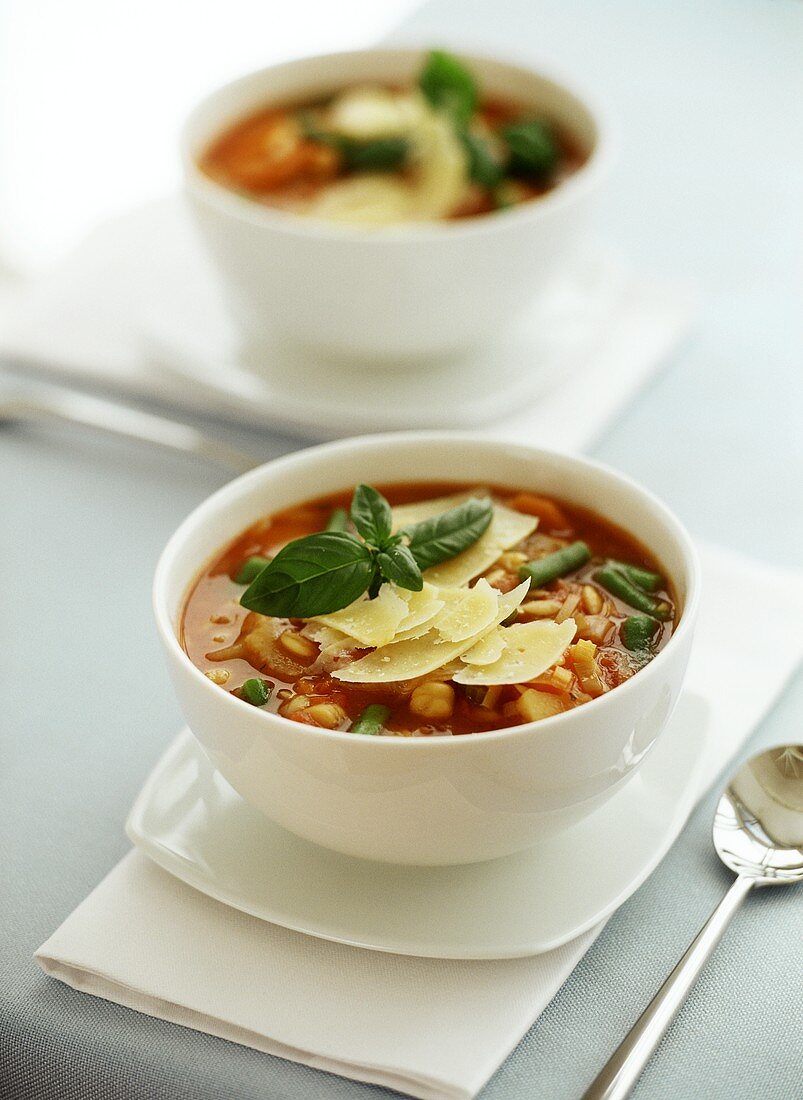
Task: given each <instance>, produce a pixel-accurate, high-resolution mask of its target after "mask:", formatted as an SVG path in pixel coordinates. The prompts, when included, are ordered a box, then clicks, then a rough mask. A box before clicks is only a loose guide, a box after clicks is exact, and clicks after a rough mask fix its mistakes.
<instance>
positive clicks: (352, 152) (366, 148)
mask: <svg viewBox="0 0 803 1100" xmlns="http://www.w3.org/2000/svg"><path fill="white" fill-rule="evenodd" d="M337 147H338V148H339V150H340V153H341V156H342V157H343V166H344V168H347V169H348V170H349V171H352V172H392V171H393V170H394V169H395V168H401V167H402V165H403V164H404V162H405V161H406V160H407V156H408V154H409V152H410V143H409V142H408V141H407V139H406V138H403V137H386V138H375V139H373V140H372V141H355V140H354V139H353V138H341V139H340V140H339V141H338V142H337Z"/></svg>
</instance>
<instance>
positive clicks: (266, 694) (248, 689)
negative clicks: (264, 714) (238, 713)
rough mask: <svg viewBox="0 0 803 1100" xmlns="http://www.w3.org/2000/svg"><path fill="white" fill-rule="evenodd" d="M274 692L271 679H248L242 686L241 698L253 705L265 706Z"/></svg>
mask: <svg viewBox="0 0 803 1100" xmlns="http://www.w3.org/2000/svg"><path fill="white" fill-rule="evenodd" d="M272 692H273V684H272V683H271V682H270V680H257V679H253V680H246V681H245V683H244V684H243V686H242V687H241V688H240V698H241V699H244V700H245V702H246V703H250V704H251V706H252V707H264V706H265V704H266V703H267V701H268V699H270V697H271V693H272Z"/></svg>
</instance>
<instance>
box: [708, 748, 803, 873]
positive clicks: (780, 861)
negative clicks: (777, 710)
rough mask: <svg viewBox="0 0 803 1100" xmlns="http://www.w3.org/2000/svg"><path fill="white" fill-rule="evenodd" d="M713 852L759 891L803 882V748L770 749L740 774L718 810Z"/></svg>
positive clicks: (737, 774)
mask: <svg viewBox="0 0 803 1100" xmlns="http://www.w3.org/2000/svg"><path fill="white" fill-rule="evenodd" d="M714 847H715V848H716V850H717V853H718V855H719V858H720V859H721V860H722V862H723V863H725V864H726V865H727V866H728V867H730V869H731V870H732V871H735V872H736V874H737V875H742V876H745V877H747V878H750V879H752V880H753V885H754V886H779V885H781V884H783V883H786V882H800V881H801V880H803V745H785V746H781V747H779V748H774V749H768V750H767V751H766V752H762V753H759V755H758V756H754V757H753V758H752V759H751V760H748V761H747V763H746V764H744V765H743V766H742V767H741V768H740V769H739V771H738V772H737V773H736V775H734V777H733V779H732V780H731V781H730V783H729V784H728V786H727V788H726V790H725V792H724V794H723V795H722V798H720V800H719V805H718V806H717V811H716V815H715V817H714Z"/></svg>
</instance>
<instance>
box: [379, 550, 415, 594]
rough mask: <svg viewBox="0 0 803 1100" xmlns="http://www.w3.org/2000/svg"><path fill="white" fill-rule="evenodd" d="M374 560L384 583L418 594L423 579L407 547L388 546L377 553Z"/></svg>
mask: <svg viewBox="0 0 803 1100" xmlns="http://www.w3.org/2000/svg"><path fill="white" fill-rule="evenodd" d="M376 560H377V562H378V564H379V568H380V569H381V570H382V576H383V577H384V578H385V580H386V581H392V582H393V584H397V585H398V586H399V588H407V589H409V590H410V591H411V592H420V591H421V589H422V588H423V587H424V578H423V577H422V576H421V570H420V569H419V567H418V562H417V561H416V560H415V558H414V557H413V555H412V553H411V551H410V549H409V547H407V546H402V545H400V544H397V545H396V546H389V547H388V548H387V549H386V550H380V551H379V553H378V554H377V558H376Z"/></svg>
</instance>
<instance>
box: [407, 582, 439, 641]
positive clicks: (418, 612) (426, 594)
mask: <svg viewBox="0 0 803 1100" xmlns="http://www.w3.org/2000/svg"><path fill="white" fill-rule="evenodd" d="M399 595H400V596H401V597H402V599H403V600H406V602H407V614H406V615H405V617H404V618H403V619H402V621H401V622H400V623H399V629H398V631H397V637H398V635H399V634H401V633H402V632H403V631H408V630H414V629H416V628H417V627H419V626H422V625H423V624H424V623H428V622H429V621H430V619H434V618H435V616H436V615H437V614H438V612H439V611H440V609H441V608H442V607H443V599H442V598H441V594H440V592H438V589H437V588H436V587H435V585H434V584H427V583H426V582H425V583H424V587H423V588H422V589H421V591H420V592H407V591H405V590H404V589H400V590H399Z"/></svg>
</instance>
